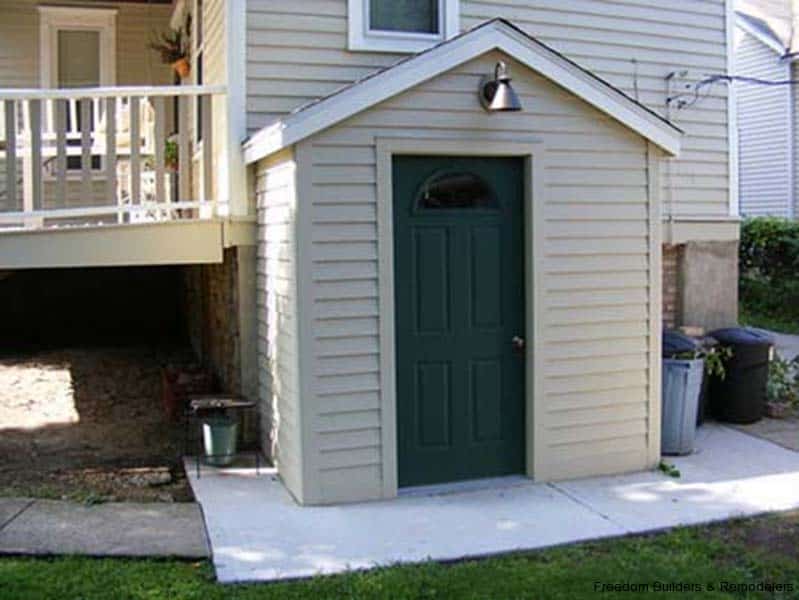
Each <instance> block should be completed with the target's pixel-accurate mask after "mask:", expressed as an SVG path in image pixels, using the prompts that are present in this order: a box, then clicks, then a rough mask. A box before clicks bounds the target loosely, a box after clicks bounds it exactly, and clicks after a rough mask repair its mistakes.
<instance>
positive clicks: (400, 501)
mask: <svg viewBox="0 0 799 600" xmlns="http://www.w3.org/2000/svg"><path fill="white" fill-rule="evenodd" d="M669 462H673V463H674V464H675V465H676V466H677V467H678V468H679V469H680V471H681V472H682V477H681V478H679V479H673V478H670V477H667V476H665V475H663V474H661V473H659V472H645V473H636V474H631V475H625V476H617V477H598V478H593V479H584V480H579V481H571V482H565V483H559V484H541V483H532V482H530V481H529V480H526V479H523V478H521V477H518V478H510V479H502V480H494V481H489V482H480V483H478V484H464V485H458V486H454V487H448V488H447V490H448V491H446V492H444V491H443V490H442V489H441V488H439V489H428V490H416V491H415V492H414V493H412V494H406V495H402V496H400V497H399V498H397V499H395V500H388V501H380V502H369V503H360V504H349V505H344V506H327V507H299V506H297V505H296V504H295V503H294V501H293V500H292V499H291V498H290V497H289V495H288V493H287V492H286V490H285V488H283V486H282V484H281V483H280V481H278V479H277V478H276V476H275V475H274V473H271V474H270V473H267V474H263V473H262V474H261V475H260V476H258V477H256V476H255V474H254V473H253V471H252V470H250V469H241V470H232V471H227V472H222V471H213V470H210V469H209V470H207V471H205V472H204V473H203V475H202V477H201V478H200V479H197V478H196V477H195V474H194V471H193V470H192V469H187V471H188V472H189V476H190V478H191V484H192V487H193V489H194V491H195V494H196V496H197V498H198V500H199V502H200V503H201V504H202V506H203V512H204V514H205V517H206V525H207V527H208V531H209V537H210V542H211V547H212V550H213V561H214V566H215V567H216V573H217V577H218V578H219V580H220V581H222V582H240V581H268V580H276V579H288V578H296V577H307V576H311V575H316V574H322V573H324V574H330V573H339V572H342V571H345V570H348V569H363V568H369V567H374V566H377V565H389V564H394V563H398V562H418V561H423V560H427V559H436V560H453V559H459V558H466V557H474V556H481V555H489V554H495V553H501V552H509V551H514V550H524V549H533V548H541V547H545V546H551V545H555V544H564V543H570V542H577V541H581V540H589V539H596V538H602V537H608V536H618V535H624V534H628V533H641V532H646V531H651V530H657V529H661V528H664V527H673V526H676V525H689V524H697V523H703V522H709V521H714V520H720V519H728V518H731V517H736V516H743V515H755V514H759V513H763V512H769V511H777V510H788V509H795V508H799V453H796V452H791V451H790V450H787V449H785V448H781V447H779V446H777V445H775V444H772V443H770V442H766V441H764V440H761V439H758V438H755V437H752V436H749V435H746V434H744V433H740V432H738V431H735V430H733V429H730V428H727V427H723V426H720V425H715V424H708V425H706V426H704V427H702V428H701V429H700V430H699V438H698V443H697V452H696V453H695V454H693V455H691V456H687V457H683V458H675V459H673V460H670V461H669Z"/></svg>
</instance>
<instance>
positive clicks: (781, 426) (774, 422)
mask: <svg viewBox="0 0 799 600" xmlns="http://www.w3.org/2000/svg"><path fill="white" fill-rule="evenodd" d="M732 427H733V428H735V429H737V430H738V431H743V432H744V433H748V434H749V435H754V436H757V437H759V438H762V439H764V440H768V441H769V442H773V443H775V444H778V445H780V446H782V447H783V448H787V449H788V450H793V451H794V452H799V418H797V417H786V418H784V419H769V418H765V419H762V420H760V421H758V422H757V423H752V424H750V425H732Z"/></svg>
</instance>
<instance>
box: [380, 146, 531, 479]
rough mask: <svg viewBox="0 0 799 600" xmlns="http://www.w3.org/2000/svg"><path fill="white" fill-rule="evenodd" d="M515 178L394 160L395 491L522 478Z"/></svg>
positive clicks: (452, 161) (516, 171) (520, 276)
mask: <svg viewBox="0 0 799 600" xmlns="http://www.w3.org/2000/svg"><path fill="white" fill-rule="evenodd" d="M523 173H524V168H523V163H522V161H521V159H511V158H486V159H477V158H461V157H452V158H447V157H419V156H397V157H395V158H394V164H393V178H394V190H393V191H394V199H393V210H394V236H395V239H394V262H395V302H396V339H397V434H398V451H399V484H400V486H407V485H421V484H429V483H438V482H444V481H456V480H462V479H472V478H478V477H492V476H498V475H506V474H511V473H521V472H523V471H524V456H525V454H524V357H523V355H520V354H518V353H516V352H514V350H513V347H512V344H511V340H512V339H513V337H514V336H524V331H525V328H524V298H525V290H524V281H525V278H524V259H523V256H524V245H523V239H524V225H523V223H524V215H523V190H524V181H523Z"/></svg>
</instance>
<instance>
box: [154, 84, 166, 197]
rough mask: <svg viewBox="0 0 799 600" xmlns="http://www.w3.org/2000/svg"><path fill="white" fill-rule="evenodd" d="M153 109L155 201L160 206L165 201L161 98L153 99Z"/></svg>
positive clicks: (162, 100) (164, 130)
mask: <svg viewBox="0 0 799 600" xmlns="http://www.w3.org/2000/svg"><path fill="white" fill-rule="evenodd" d="M153 105H154V107H155V201H156V202H157V203H158V204H161V203H163V202H164V201H165V199H166V198H165V196H166V194H165V193H164V187H165V186H164V184H165V183H166V182H165V181H164V177H165V169H164V143H165V142H166V122H165V121H166V119H165V117H166V114H165V113H166V110H165V103H164V97H163V96H155V97H154V98H153Z"/></svg>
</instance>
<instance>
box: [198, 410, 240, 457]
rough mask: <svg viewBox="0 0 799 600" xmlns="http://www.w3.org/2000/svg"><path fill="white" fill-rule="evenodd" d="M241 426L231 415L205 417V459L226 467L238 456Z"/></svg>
mask: <svg viewBox="0 0 799 600" xmlns="http://www.w3.org/2000/svg"><path fill="white" fill-rule="evenodd" d="M238 429H239V426H238V424H237V423H236V421H234V420H233V419H231V418H230V417H209V418H207V419H203V446H204V449H205V461H206V462H207V463H208V464H209V465H213V466H215V467H225V466H227V465H229V464H230V463H232V462H233V459H234V458H236V442H237V439H238Z"/></svg>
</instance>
